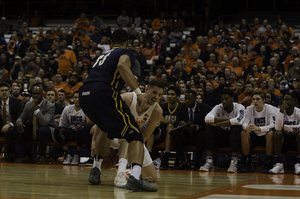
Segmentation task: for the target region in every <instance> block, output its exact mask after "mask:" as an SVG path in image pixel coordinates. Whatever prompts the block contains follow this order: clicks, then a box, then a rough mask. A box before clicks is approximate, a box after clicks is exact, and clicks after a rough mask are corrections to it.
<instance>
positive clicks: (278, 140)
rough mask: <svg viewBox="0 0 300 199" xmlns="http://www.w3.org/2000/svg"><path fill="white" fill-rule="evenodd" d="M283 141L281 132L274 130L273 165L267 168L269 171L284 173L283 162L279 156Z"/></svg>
mask: <svg viewBox="0 0 300 199" xmlns="http://www.w3.org/2000/svg"><path fill="white" fill-rule="evenodd" d="M282 142H283V133H282V132H281V131H275V132H274V137H273V148H274V157H275V158H274V160H275V165H274V167H273V168H272V169H270V170H269V173H274V174H277V173H284V168H283V162H282V158H281V149H282Z"/></svg>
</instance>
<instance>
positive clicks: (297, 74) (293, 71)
mask: <svg viewBox="0 0 300 199" xmlns="http://www.w3.org/2000/svg"><path fill="white" fill-rule="evenodd" d="M294 78H296V79H300V59H299V58H298V57H296V58H295V59H294V64H293V67H291V68H290V69H289V70H288V73H287V76H286V79H287V80H288V81H289V82H291V81H292V80H293V79H294Z"/></svg>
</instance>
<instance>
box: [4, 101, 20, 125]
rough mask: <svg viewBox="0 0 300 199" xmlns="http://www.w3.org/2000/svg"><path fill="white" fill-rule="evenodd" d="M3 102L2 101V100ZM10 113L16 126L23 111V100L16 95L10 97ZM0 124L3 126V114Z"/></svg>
mask: <svg viewBox="0 0 300 199" xmlns="http://www.w3.org/2000/svg"><path fill="white" fill-rule="evenodd" d="M1 103H2V102H1ZM8 104H9V114H10V118H11V120H12V123H13V124H14V126H16V121H17V119H18V118H19V117H20V115H21V114H22V111H23V106H22V101H21V100H20V99H18V98H15V97H9V102H8ZM0 105H1V104H0ZM0 126H3V121H2V116H1V115H0Z"/></svg>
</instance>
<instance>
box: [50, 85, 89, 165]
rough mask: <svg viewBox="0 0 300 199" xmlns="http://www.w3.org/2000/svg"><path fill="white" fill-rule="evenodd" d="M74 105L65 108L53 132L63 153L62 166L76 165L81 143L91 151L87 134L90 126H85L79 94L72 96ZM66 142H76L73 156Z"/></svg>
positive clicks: (78, 159) (78, 160) (85, 119)
mask: <svg viewBox="0 0 300 199" xmlns="http://www.w3.org/2000/svg"><path fill="white" fill-rule="evenodd" d="M73 101H74V104H73V105H70V106H68V107H66V108H65V109H64V110H63V112H62V115H61V118H60V122H59V127H58V128H57V129H56V130H55V137H56V139H57V142H58V143H59V144H60V145H61V147H62V148H63V150H64V152H65V158H64V161H63V165H78V164H79V163H80V152H81V149H82V146H83V143H84V142H85V144H86V145H87V146H88V147H87V148H88V149H89V152H91V151H90V149H91V142H92V137H91V135H90V133H89V131H90V129H91V127H92V125H91V124H87V118H86V115H85V114H84V112H83V111H82V109H81V107H80V104H79V92H78V91H76V92H74V94H73ZM68 141H76V143H77V148H76V149H77V151H76V154H74V155H73V156H72V155H71V152H70V150H69V146H68V143H67V142H68Z"/></svg>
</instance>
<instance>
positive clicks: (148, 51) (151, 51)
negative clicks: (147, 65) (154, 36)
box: [143, 41, 156, 60]
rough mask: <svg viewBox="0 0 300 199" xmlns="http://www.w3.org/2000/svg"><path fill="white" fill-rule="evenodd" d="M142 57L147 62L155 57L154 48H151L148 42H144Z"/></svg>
mask: <svg viewBox="0 0 300 199" xmlns="http://www.w3.org/2000/svg"><path fill="white" fill-rule="evenodd" d="M143 55H144V56H145V57H146V59H147V60H151V59H152V57H153V56H155V55H156V52H155V50H154V48H153V47H152V46H151V42H150V41H146V47H145V48H144V49H143Z"/></svg>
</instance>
